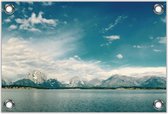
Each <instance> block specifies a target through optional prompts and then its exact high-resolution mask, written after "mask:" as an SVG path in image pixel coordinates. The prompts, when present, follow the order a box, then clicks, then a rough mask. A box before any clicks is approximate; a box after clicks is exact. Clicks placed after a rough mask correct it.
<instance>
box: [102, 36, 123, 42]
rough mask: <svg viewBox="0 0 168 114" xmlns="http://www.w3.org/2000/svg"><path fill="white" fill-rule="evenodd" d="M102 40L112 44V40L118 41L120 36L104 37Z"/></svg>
mask: <svg viewBox="0 0 168 114" xmlns="http://www.w3.org/2000/svg"><path fill="white" fill-rule="evenodd" d="M104 38H106V39H107V40H108V41H110V42H112V41H114V40H119V39H120V36H118V35H111V36H104Z"/></svg>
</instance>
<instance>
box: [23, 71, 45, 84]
mask: <svg viewBox="0 0 168 114" xmlns="http://www.w3.org/2000/svg"><path fill="white" fill-rule="evenodd" d="M26 78H27V79H29V80H31V81H33V82H34V83H37V84H39V83H42V82H44V81H46V80H47V77H46V76H45V74H44V73H42V72H40V71H39V70H34V71H32V72H29V73H28V75H27V77H26Z"/></svg>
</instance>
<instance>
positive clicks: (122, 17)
mask: <svg viewBox="0 0 168 114" xmlns="http://www.w3.org/2000/svg"><path fill="white" fill-rule="evenodd" d="M126 18H127V16H118V17H117V18H116V20H115V21H114V22H113V23H111V24H109V26H108V27H107V28H105V31H109V30H111V29H113V28H114V27H115V26H117V25H118V24H119V23H121V21H122V20H124V19H126Z"/></svg>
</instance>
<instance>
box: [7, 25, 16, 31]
mask: <svg viewBox="0 0 168 114" xmlns="http://www.w3.org/2000/svg"><path fill="white" fill-rule="evenodd" d="M8 29H9V30H15V29H17V26H16V25H10V26H9V28H8Z"/></svg>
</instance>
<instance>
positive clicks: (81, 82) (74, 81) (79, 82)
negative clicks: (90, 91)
mask: <svg viewBox="0 0 168 114" xmlns="http://www.w3.org/2000/svg"><path fill="white" fill-rule="evenodd" d="M87 85H88V84H87V80H86V79H83V78H80V77H77V76H75V77H73V78H71V79H70V81H69V84H68V85H67V86H68V87H86V86H87Z"/></svg>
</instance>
